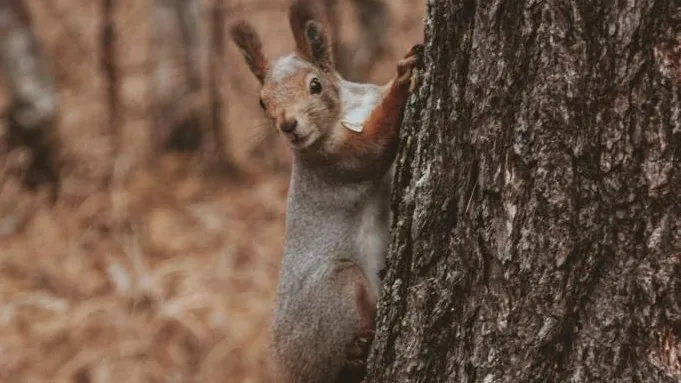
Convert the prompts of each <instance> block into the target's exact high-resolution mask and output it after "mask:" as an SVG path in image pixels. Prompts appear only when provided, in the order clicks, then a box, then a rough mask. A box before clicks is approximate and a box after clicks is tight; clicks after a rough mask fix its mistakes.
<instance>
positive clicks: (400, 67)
mask: <svg viewBox="0 0 681 383" xmlns="http://www.w3.org/2000/svg"><path fill="white" fill-rule="evenodd" d="M422 60H423V44H416V45H414V46H413V47H411V49H410V50H409V53H407V54H406V56H404V58H403V59H402V60H400V61H399V62H398V63H397V80H396V81H397V83H398V84H400V85H405V84H410V85H412V84H411V80H412V75H413V72H414V68H416V67H417V66H420V63H421V61H422Z"/></svg>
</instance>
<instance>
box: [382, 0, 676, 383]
mask: <svg viewBox="0 0 681 383" xmlns="http://www.w3.org/2000/svg"><path fill="white" fill-rule="evenodd" d="M677 7H678V3H676V2H674V1H672V0H657V1H655V0H631V1H628V2H614V1H605V0H590V1H581V0H562V1H541V2H540V1H534V0H519V1H518V0H494V1H490V0H477V1H476V0H464V1H451V0H450V1H447V0H431V1H429V4H428V9H427V17H426V31H425V32H426V34H425V42H426V49H425V65H426V70H425V72H424V73H423V75H422V81H421V85H420V87H419V89H418V92H417V94H416V95H414V96H413V97H412V99H411V100H410V104H409V106H408V110H407V112H406V116H405V123H404V125H403V131H402V132H401V145H402V147H401V153H400V154H399V156H398V159H397V162H398V168H397V173H396V180H395V192H394V196H393V197H394V204H393V209H394V212H395V220H394V223H393V234H392V244H391V250H390V254H389V257H388V270H387V273H386V276H385V280H384V286H385V290H384V293H383V296H382V298H381V301H380V304H379V310H378V319H377V332H376V337H375V340H374V344H373V348H372V352H371V356H370V360H369V381H371V382H429V383H438V382H484V383H489V382H651V383H652V382H679V381H681V360H679V355H681V340H680V339H681V89H680V86H679V83H678V82H677V81H678V79H675V78H674V76H671V75H666V74H665V71H663V70H661V65H660V63H659V60H658V59H657V56H658V55H656V53H655V52H656V50H657V49H658V44H661V43H662V41H671V40H675V39H676V36H678V33H679V32H681V31H678V30H676V31H674V28H678V27H679V25H681V24H680V23H679V18H678V8H677ZM666 72H670V71H666Z"/></svg>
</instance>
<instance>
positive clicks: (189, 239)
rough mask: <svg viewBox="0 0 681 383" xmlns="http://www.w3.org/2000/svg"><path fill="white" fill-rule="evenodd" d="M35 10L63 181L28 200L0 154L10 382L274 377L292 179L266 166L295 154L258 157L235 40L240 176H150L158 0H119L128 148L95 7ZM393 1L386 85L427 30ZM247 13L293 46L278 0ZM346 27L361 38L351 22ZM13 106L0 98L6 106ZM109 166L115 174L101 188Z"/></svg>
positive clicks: (5, 367)
mask: <svg viewBox="0 0 681 383" xmlns="http://www.w3.org/2000/svg"><path fill="white" fill-rule="evenodd" d="M28 3H29V5H30V10H31V13H32V15H33V17H34V19H35V24H36V25H37V26H38V30H37V32H38V35H39V39H40V43H41V45H42V47H43V50H44V52H45V54H46V56H47V57H48V59H49V61H50V63H51V65H52V69H53V73H54V75H55V77H56V79H57V83H58V86H59V90H60V94H59V97H60V105H61V109H60V116H59V127H58V129H59V134H60V136H61V137H62V139H63V141H64V143H63V155H64V159H65V160H66V162H65V165H64V176H65V180H64V183H63V190H62V195H61V197H60V200H59V201H58V203H57V204H56V206H54V207H50V206H49V205H48V204H47V203H46V200H47V199H46V196H45V194H46V193H45V192H44V191H38V192H36V193H29V192H27V191H26V190H23V189H22V188H21V187H20V186H19V184H18V182H17V181H16V180H15V179H13V178H12V177H9V174H11V173H12V169H14V168H16V167H20V166H21V163H22V161H23V155H22V153H19V152H13V153H10V154H9V155H8V154H6V153H3V151H2V150H0V153H2V155H1V156H0V157H1V158H0V177H1V178H0V381H2V382H48V381H49V382H79V383H81V382H180V381H181V382H193V381H196V382H199V381H200V382H259V381H270V380H269V378H268V377H267V376H266V373H265V372H266V368H265V367H266V364H267V355H266V353H265V344H266V338H265V337H266V333H265V329H266V325H267V322H268V319H269V313H270V310H271V305H272V297H273V289H274V286H275V282H276V274H277V269H278V262H279V251H280V246H281V243H282V239H283V238H282V237H283V228H284V226H283V220H284V215H285V197H286V190H287V174H286V172H285V171H283V172H282V171H279V172H277V171H274V170H272V169H271V167H270V166H268V163H269V162H272V161H274V162H282V163H283V164H287V161H288V151H287V149H286V147H285V145H284V144H283V142H282V141H281V140H279V139H278V138H275V139H274V140H271V141H270V142H268V143H267V145H270V146H271V147H269V153H264V154H261V155H254V154H253V150H254V148H255V147H257V145H258V144H259V142H260V141H262V140H263V139H264V137H266V131H265V130H263V128H262V125H263V124H262V120H261V117H260V115H259V109H258V106H257V102H255V101H254V100H255V99H256V98H255V91H256V82H255V80H254V79H253V78H252V76H250V75H249V74H248V73H247V72H246V71H245V65H244V64H243V63H242V62H241V60H240V57H239V56H238V55H237V53H236V49H235V48H234V47H233V45H232V44H229V47H228V49H229V51H228V52H227V56H228V60H227V61H228V62H227V63H226V64H225V66H226V71H225V82H224V84H223V85H224V87H223V90H224V94H225V97H226V102H227V104H228V108H227V109H226V110H225V116H224V118H225V121H226V122H227V123H226V125H227V126H226V127H225V131H226V135H227V137H228V147H229V150H230V152H231V153H232V155H233V157H234V158H235V159H236V161H237V164H238V166H239V167H240V169H242V170H243V171H244V174H245V175H244V177H243V178H241V179H239V180H232V179H228V178H224V179H220V178H215V177H213V178H211V177H207V176H205V175H201V174H199V172H197V171H196V169H197V166H196V160H192V159H188V158H183V157H181V156H167V158H163V159H162V160H161V163H160V167H159V168H158V169H154V170H153V171H148V170H144V168H143V167H142V166H141V163H142V158H143V156H144V153H145V151H146V148H147V146H148V143H147V142H146V137H147V131H148V127H149V119H148V111H147V109H148V105H149V103H148V99H147V77H146V71H147V67H148V66H147V64H146V63H147V57H146V54H147V46H146V41H147V29H148V27H147V24H146V19H147V15H148V11H149V3H150V1H149V0H147V1H139V2H132V1H131V2H119V4H123V3H125V6H124V7H123V6H120V7H119V11H118V12H117V14H116V19H117V23H118V32H119V33H120V34H121V37H120V42H119V46H118V52H119V54H120V57H119V62H118V66H119V67H120V68H122V72H123V73H122V76H123V77H122V83H121V92H122V97H123V100H122V103H123V114H122V116H121V121H122V122H123V126H122V127H121V139H122V142H123V145H122V147H121V150H120V151H119V152H118V153H113V150H112V149H111V147H112V145H111V137H109V136H108V135H107V133H106V131H105V127H106V124H105V120H104V118H105V116H106V109H105V95H104V87H103V85H104V84H103V81H102V77H101V74H100V73H99V68H98V64H97V51H96V47H97V46H98V41H97V33H98V20H99V15H98V11H99V3H98V2H96V1H92V0H30V1H28ZM227 3H228V4H230V1H229V0H227ZM390 3H391V8H392V11H393V12H394V16H395V19H394V25H393V29H394V30H392V31H387V32H386V33H393V34H394V35H395V36H396V39H395V41H394V45H393V49H394V53H393V54H392V56H391V57H386V58H385V63H382V64H381V65H380V66H379V67H378V68H377V69H376V71H375V73H372V74H371V75H370V76H369V77H370V79H371V80H373V81H377V82H383V81H385V80H387V79H388V78H390V77H391V76H392V75H393V73H394V63H395V62H396V60H397V59H398V57H400V56H402V54H403V53H404V52H406V50H407V49H408V48H409V47H410V46H411V44H412V43H414V42H416V41H418V40H419V39H420V30H421V27H420V21H421V18H422V9H421V8H422V7H423V1H421V0H419V1H414V2H412V1H408V0H401V1H397V0H390ZM417 11H418V12H417ZM246 12H248V13H247V14H248V15H249V17H250V19H251V21H252V22H253V23H254V24H255V25H256V27H257V28H258V30H259V31H261V33H262V34H263V36H264V39H265V45H266V52H267V54H269V55H271V56H273V55H277V54H280V53H283V52H285V51H287V50H289V49H290V48H291V46H292V39H291V38H290V37H289V35H290V33H289V31H288V26H287V24H286V18H285V16H284V12H285V2H284V1H281V0H277V1H244V0H242V1H232V2H231V7H230V13H229V17H228V21H231V20H233V19H234V18H236V17H240V16H242V15H244V14H245V13H246ZM345 19H347V20H350V16H349V13H347V12H346V17H345ZM348 25H350V24H348ZM346 32H347V33H346V35H347V36H346V37H347V38H352V36H353V33H354V32H353V29H352V27H349V28H347V30H346ZM1 90H2V88H1V87H0V91H1ZM5 102H6V100H5V99H4V98H3V96H2V95H1V94H0V107H3V106H4V104H5ZM3 129H4V127H3V126H2V125H1V124H0V139H2V132H3ZM0 148H1V147H0ZM265 151H266V152H267V151H268V150H265ZM114 165H115V166H116V174H117V177H116V181H115V182H114V184H113V185H112V186H105V185H106V183H105V182H104V179H105V176H106V174H107V172H108V169H110V168H111V167H112V166H114Z"/></svg>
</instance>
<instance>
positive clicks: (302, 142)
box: [286, 132, 312, 149]
mask: <svg viewBox="0 0 681 383" xmlns="http://www.w3.org/2000/svg"><path fill="white" fill-rule="evenodd" d="M286 136H287V138H288V140H289V142H290V143H291V145H292V146H293V147H294V148H297V149H303V148H305V147H306V146H308V145H309V144H310V141H311V140H310V138H312V134H300V133H297V132H292V133H286Z"/></svg>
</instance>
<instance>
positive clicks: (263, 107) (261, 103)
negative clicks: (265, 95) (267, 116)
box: [260, 98, 267, 110]
mask: <svg viewBox="0 0 681 383" xmlns="http://www.w3.org/2000/svg"><path fill="white" fill-rule="evenodd" d="M260 107H261V108H262V110H266V109H267V108H266V107H265V103H264V102H262V98H261V99H260Z"/></svg>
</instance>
